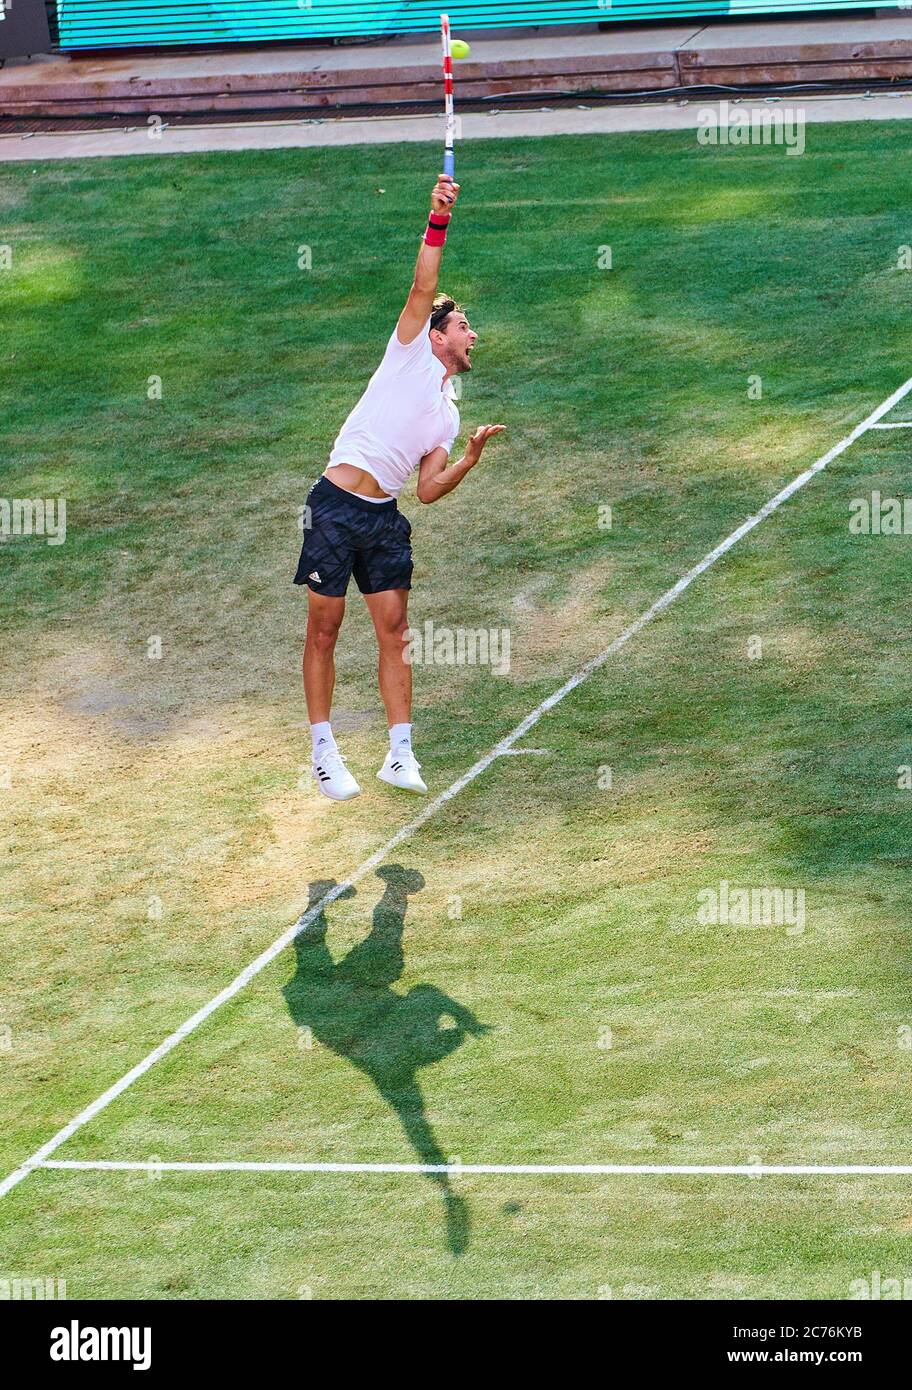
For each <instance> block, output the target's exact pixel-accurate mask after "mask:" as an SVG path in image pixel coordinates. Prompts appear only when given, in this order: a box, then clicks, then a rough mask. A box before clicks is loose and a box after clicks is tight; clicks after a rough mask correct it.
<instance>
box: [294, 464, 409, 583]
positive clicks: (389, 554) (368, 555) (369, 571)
mask: <svg viewBox="0 0 912 1390" xmlns="http://www.w3.org/2000/svg"><path fill="white" fill-rule="evenodd" d="M307 508H308V510H307V511H305V513H304V544H303V546H302V547H301V558H300V560H299V561H298V572H297V574H296V575H295V577H294V582H295V583H296V584H306V585H307V586H308V587H309V588H311V589H313V591H314V593H315V594H326V595H327V596H328V597H329V598H342V597H344V595H345V591H346V590H347V588H348V581H349V579H350V578H351V576H352V575H354V576H355V583H356V584H357V586H358V588H359V589H360V590H361V592H362V594H379V593H382V592H383V591H384V590H385V589H410V588H411V587H412V546H411V540H410V537H411V534H412V528H411V526H410V525H409V523H408V522H407V521H406V519H405V517H404V516H403V515H402V513H401V512H400V510H399V508H398V507H397V506H396V500H395V498H393V497H391V498H390V500H389V501H388V502H366V501H365V500H364V498H363V497H356V496H355V495H354V493H352V492H346V491H345V489H344V488H341V487H336V485H335V483H331V482H330V481H329V479H328V478H327V477H321V478H318V479H317V481H316V482H315V483H314V485H313V487H312V488H311V489H310V492H309V493H308V494H307Z"/></svg>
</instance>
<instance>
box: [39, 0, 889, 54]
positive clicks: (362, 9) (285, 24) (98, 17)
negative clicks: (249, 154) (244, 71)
mask: <svg viewBox="0 0 912 1390" xmlns="http://www.w3.org/2000/svg"><path fill="white" fill-rule="evenodd" d="M904 7H905V6H904V5H903V4H902V3H900V0H893V3H892V4H891V3H890V0H819V2H818V0H793V3H791V4H789V3H787V2H786V0H781V3H778V4H777V3H771V0H702V3H700V0H564V3H550V4H549V3H546V2H545V0H504V2H503V3H497V0H493V3H492V2H491V0H488V3H485V0H246V3H230V0H208V3H205V0H57V11H58V19H59V26H60V45H61V47H62V48H66V49H73V48H123V47H136V46H140V45H159V46H167V47H173V46H174V45H182V44H200V43H205V44H220V43H254V42H257V41H271V42H275V41H277V40H280V39H299V40H300V39H320V38H326V39H331V38H357V37H360V36H364V37H368V36H372V35H387V34H388V35H393V34H407V33H429V32H433V31H434V30H436V29H438V28H439V25H440V11H441V9H446V10H447V11H448V13H449V15H450V20H451V24H452V29H453V32H454V34H457V35H458V33H459V31H460V30H464V31H465V30H470V29H501V28H516V27H525V26H528V25H545V24H580V23H586V22H591V23H593V24H594V23H599V22H600V23H610V22H611V21H612V20H617V21H621V20H625V21H630V20H637V19H641V20H665V21H671V20H675V19H687V18H698V17H699V18H705V19H708V20H712V19H720V18H723V17H724V16H727V15H738V16H742V17H744V16H750V15H756V16H759V15H769V14H798V13H802V14H803V13H807V12H809V11H822V10H830V11H836V10H859V9H875V8H876V9H887V8H893V9H902V8H904Z"/></svg>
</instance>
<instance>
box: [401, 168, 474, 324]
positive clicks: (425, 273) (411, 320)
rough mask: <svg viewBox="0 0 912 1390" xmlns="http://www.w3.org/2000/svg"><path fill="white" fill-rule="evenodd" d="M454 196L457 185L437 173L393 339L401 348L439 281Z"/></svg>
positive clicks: (426, 312)
mask: <svg viewBox="0 0 912 1390" xmlns="http://www.w3.org/2000/svg"><path fill="white" fill-rule="evenodd" d="M458 197H459V184H458V183H454V182H453V180H452V179H451V178H450V176H449V174H441V175H440V176H439V178H438V179H437V183H436V185H435V187H434V191H433V193H432V194H431V213H430V219H429V230H428V232H427V233H425V239H424V240H423V241H422V243H421V250H420V251H419V252H418V260H417V262H416V264H415V278H414V280H413V281H412V288H411V289H410V290H409V297H408V299H407V300H406V301H405V308H404V309H403V310H402V313H401V314H400V315H399V322H398V324H397V325H396V337H397V338H398V339H399V341H400V343H401V344H402V346H403V347H407V346H408V344H409V343H413V342H414V341H415V339H416V338H417V337H418V334H419V333H420V332H421V330H422V329H423V328H424V325H425V324H426V323H427V321H428V319H429V318H430V315H431V306H432V305H433V303H434V295H435V294H436V293H437V281H438V280H439V278H440V262H441V260H442V259H443V243H444V240H445V237H446V226H447V223H448V222H449V220H450V213H451V212H452V210H453V207H454V206H455V203H456V199H457V198H458ZM435 224H436V230H435Z"/></svg>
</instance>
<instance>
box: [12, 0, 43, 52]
mask: <svg viewBox="0 0 912 1390" xmlns="http://www.w3.org/2000/svg"><path fill="white" fill-rule="evenodd" d="M6 3H7V5H8V6H9V8H8V9H0V19H2V23H0V58H25V57H28V56H29V55H30V54H32V53H47V51H48V49H49V48H50V46H51V36H50V34H49V33H48V21H47V10H46V8H45V4H44V0H6ZM0 5H2V0H0Z"/></svg>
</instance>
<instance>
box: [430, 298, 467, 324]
mask: <svg viewBox="0 0 912 1390" xmlns="http://www.w3.org/2000/svg"><path fill="white" fill-rule="evenodd" d="M462 312H463V311H462V308H461V307H460V305H458V304H457V303H456V300H455V299H451V298H450V296H449V295H448V294H438V295H436V296H435V299H434V303H433V306H432V308H431V327H432V328H441V327H442V326H443V324H444V323H446V321H447V319H448V318H449V317H450V314H453V313H456V314H461V313H462Z"/></svg>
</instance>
